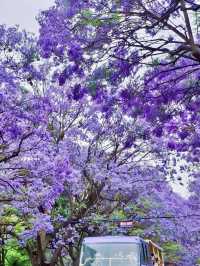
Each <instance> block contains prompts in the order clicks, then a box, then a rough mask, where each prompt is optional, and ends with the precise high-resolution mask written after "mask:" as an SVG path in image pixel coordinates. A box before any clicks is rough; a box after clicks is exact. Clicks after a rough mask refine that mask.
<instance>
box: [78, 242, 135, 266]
mask: <svg viewBox="0 0 200 266" xmlns="http://www.w3.org/2000/svg"><path fill="white" fill-rule="evenodd" d="M125 265H126V266H139V245H138V244H134V243H99V244H95V243H94V244H84V245H83V248H82V252H81V266H125Z"/></svg>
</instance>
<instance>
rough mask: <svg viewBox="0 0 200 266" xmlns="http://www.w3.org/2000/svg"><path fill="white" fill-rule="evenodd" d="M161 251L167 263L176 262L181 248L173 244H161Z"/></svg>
mask: <svg viewBox="0 0 200 266" xmlns="http://www.w3.org/2000/svg"><path fill="white" fill-rule="evenodd" d="M162 247H163V250H164V254H165V258H166V260H167V261H173V262H178V261H179V259H180V252H181V251H182V247H181V246H180V245H179V244H177V243H175V242H166V243H164V244H163V246H162Z"/></svg>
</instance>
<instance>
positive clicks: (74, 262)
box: [72, 257, 79, 266]
mask: <svg viewBox="0 0 200 266" xmlns="http://www.w3.org/2000/svg"><path fill="white" fill-rule="evenodd" d="M72 266H79V257H78V258H76V259H74V260H73V261H72Z"/></svg>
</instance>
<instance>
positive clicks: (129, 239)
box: [83, 236, 142, 244]
mask: <svg viewBox="0 0 200 266" xmlns="http://www.w3.org/2000/svg"><path fill="white" fill-rule="evenodd" d="M141 241H142V239H141V238H140V237H137V236H99V237H86V238H84V240H83V243H88V244H89V243H138V244H139V243H141Z"/></svg>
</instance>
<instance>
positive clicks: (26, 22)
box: [0, 0, 54, 33]
mask: <svg viewBox="0 0 200 266" xmlns="http://www.w3.org/2000/svg"><path fill="white" fill-rule="evenodd" d="M53 3H54V0H0V24H6V25H9V26H13V25H16V24H17V25H20V28H23V29H26V30H28V31H31V32H34V33H37V32H38V25H37V21H36V19H35V17H36V16H37V15H38V13H39V11H40V10H44V9H47V8H48V7H49V6H52V5H53Z"/></svg>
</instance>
